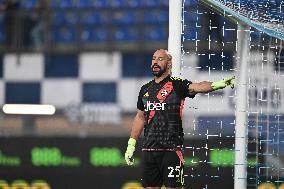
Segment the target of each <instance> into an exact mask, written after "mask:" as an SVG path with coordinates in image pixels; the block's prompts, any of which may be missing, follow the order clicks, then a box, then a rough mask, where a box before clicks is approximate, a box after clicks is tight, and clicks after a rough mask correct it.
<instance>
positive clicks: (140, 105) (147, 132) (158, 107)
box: [125, 49, 234, 189]
mask: <svg viewBox="0 0 284 189" xmlns="http://www.w3.org/2000/svg"><path fill="white" fill-rule="evenodd" d="M171 61H172V57H171V55H170V54H169V53H168V52H167V51H166V50H164V49H159V50H157V51H156V52H155V53H154V54H153V57H152V64H151V69H152V74H153V75H154V79H153V80H151V81H150V82H148V83H147V84H145V85H143V86H142V87H141V90H140V92H139V96H138V101H137V109H138V111H137V114H136V116H135V118H134V122H133V127H132V130H131V134H130V139H129V141H128V146H127V150H126V153H125V160H126V163H127V164H128V165H132V164H133V163H134V159H133V153H134V151H135V144H136V141H137V139H138V138H139V136H140V134H141V132H142V131H143V129H144V141H143V147H142V152H143V158H142V165H143V168H142V170H143V171H142V172H143V173H142V177H143V178H142V184H143V186H144V187H145V188H146V189H159V188H160V187H161V186H162V185H163V184H164V185H165V186H166V188H167V189H174V188H175V189H179V188H182V187H183V186H184V185H185V182H184V170H183V169H184V158H183V135H184V133H183V128H182V108H183V102H184V99H185V98H186V97H189V98H194V96H195V95H196V94H197V93H208V92H211V91H215V90H219V89H223V88H225V87H227V86H229V87H231V88H233V87H234V77H229V78H225V79H224V80H221V81H217V82H208V81H203V82H200V83H192V82H190V81H189V80H187V79H182V78H180V77H171V75H170V72H171V66H172V62H171Z"/></svg>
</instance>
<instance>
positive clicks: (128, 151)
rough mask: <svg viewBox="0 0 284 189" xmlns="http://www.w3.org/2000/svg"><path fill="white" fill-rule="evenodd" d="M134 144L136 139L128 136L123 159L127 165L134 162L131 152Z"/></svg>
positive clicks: (133, 149)
mask: <svg viewBox="0 0 284 189" xmlns="http://www.w3.org/2000/svg"><path fill="white" fill-rule="evenodd" d="M135 144H136V140H135V139H134V138H129V140H128V146H127V149H126V152H125V161H126V163H127V165H133V164H134V159H133V153H134V151H135Z"/></svg>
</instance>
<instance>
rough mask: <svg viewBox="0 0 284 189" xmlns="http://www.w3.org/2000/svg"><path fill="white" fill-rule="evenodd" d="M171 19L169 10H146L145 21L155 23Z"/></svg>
mask: <svg viewBox="0 0 284 189" xmlns="http://www.w3.org/2000/svg"><path fill="white" fill-rule="evenodd" d="M168 20H169V14H168V11H165V10H154V11H145V12H144V23H146V24H154V23H166V22H168Z"/></svg>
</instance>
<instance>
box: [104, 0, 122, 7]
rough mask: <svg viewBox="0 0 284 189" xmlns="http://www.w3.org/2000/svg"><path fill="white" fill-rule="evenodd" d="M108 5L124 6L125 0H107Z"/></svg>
mask: <svg viewBox="0 0 284 189" xmlns="http://www.w3.org/2000/svg"><path fill="white" fill-rule="evenodd" d="M108 6H110V7H115V8H119V7H125V6H126V1H124V0H109V1H108Z"/></svg>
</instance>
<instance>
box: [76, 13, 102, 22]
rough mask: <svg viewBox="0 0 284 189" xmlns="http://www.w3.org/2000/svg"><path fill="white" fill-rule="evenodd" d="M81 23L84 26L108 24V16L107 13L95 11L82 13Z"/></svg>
mask: <svg viewBox="0 0 284 189" xmlns="http://www.w3.org/2000/svg"><path fill="white" fill-rule="evenodd" d="M80 22H81V23H82V24H106V23H107V15H106V13H105V12H94V11H86V12H82V14H81V20H80Z"/></svg>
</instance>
